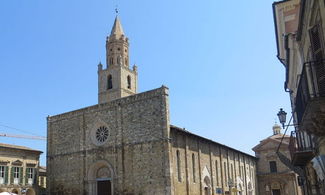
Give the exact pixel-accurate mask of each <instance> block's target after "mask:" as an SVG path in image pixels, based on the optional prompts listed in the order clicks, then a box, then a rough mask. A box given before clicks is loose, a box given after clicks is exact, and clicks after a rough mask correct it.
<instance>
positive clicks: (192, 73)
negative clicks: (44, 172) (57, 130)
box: [0, 0, 290, 165]
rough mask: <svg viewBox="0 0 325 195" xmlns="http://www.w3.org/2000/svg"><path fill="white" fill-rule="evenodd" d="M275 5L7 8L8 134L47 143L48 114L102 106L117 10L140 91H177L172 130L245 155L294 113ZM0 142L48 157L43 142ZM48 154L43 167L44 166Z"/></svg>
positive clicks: (4, 81)
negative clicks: (101, 75) (100, 91)
mask: <svg viewBox="0 0 325 195" xmlns="http://www.w3.org/2000/svg"><path fill="white" fill-rule="evenodd" d="M272 2H273V1H270V0H265V1H256V0H254V1H253V0H247V1H236V4H235V3H234V2H233V1H215V0H206V1H194V0H186V1H185V0H178V1H173V0H164V1H149V0H137V1H122V0H121V1H117V0H115V1H113V0H111V1H107V0H95V1H89V0H69V1H67V0H56V1H49V0H28V1H20V0H2V1H1V2H0V69H1V77H0V83H1V84H0V91H1V101H0V125H7V126H11V127H15V128H17V129H22V130H24V131H25V132H21V131H17V130H15V129H10V128H7V127H3V126H0V133H12V134H27V133H28V134H29V135H40V136H46V116H48V115H55V114H59V113H63V112H67V111H71V110H75V109H78V108H82V107H86V106H90V105H94V104H96V103H97V64H98V63H99V61H102V62H103V63H104V62H105V39H106V36H107V35H108V34H109V32H110V30H111V26H112V24H113V22H114V18H115V12H114V9H115V5H116V4H118V9H119V11H120V13H119V17H120V19H121V22H122V25H123V28H124V32H125V33H126V35H127V36H128V37H129V39H130V63H131V64H134V63H136V64H137V66H138V71H139V92H144V91H147V90H150V89H153V88H158V87H160V86H161V85H166V86H168V87H169V89H170V112H171V123H172V124H174V125H176V126H179V127H184V128H186V129H188V130H189V131H191V132H193V133H196V134H199V135H201V136H204V137H207V138H209V139H213V140H215V141H217V142H220V143H222V144H226V145H229V146H231V147H234V148H236V149H239V150H242V151H244V152H247V153H250V154H253V152H252V151H251V148H252V147H254V146H255V145H256V144H258V143H259V141H260V140H262V139H264V138H266V137H267V136H270V135H271V133H272V126H273V124H274V121H275V119H276V113H277V112H278V110H279V108H280V107H283V108H284V109H285V110H286V111H287V112H288V113H289V112H290V102H289V94H287V93H286V92H284V89H283V82H284V78H285V74H284V67H283V66H282V65H281V64H280V62H279V61H278V60H277V59H276V42H275V36H274V34H275V33H274V23H273V15H272ZM0 142H3V143H9V144H17V145H25V146H28V147H32V148H35V149H39V150H42V151H44V152H46V143H45V142H44V141H36V140H25V139H13V138H3V137H0ZM45 156H46V154H45V153H44V154H43V155H42V157H41V164H42V165H45V159H46V158H45Z"/></svg>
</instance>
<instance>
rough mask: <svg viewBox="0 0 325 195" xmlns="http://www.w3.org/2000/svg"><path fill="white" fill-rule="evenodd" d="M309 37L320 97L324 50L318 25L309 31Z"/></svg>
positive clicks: (323, 91)
mask: <svg viewBox="0 0 325 195" xmlns="http://www.w3.org/2000/svg"><path fill="white" fill-rule="evenodd" d="M309 36H310V44H311V48H312V53H313V58H314V61H316V62H315V64H314V66H315V71H316V78H317V86H318V93H319V94H320V95H324V94H325V66H324V62H323V60H324V57H323V56H324V50H323V43H322V33H321V29H320V25H315V26H314V27H313V28H311V29H310V31H309Z"/></svg>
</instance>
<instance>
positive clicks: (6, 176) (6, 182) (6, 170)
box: [5, 166, 9, 184]
mask: <svg viewBox="0 0 325 195" xmlns="http://www.w3.org/2000/svg"><path fill="white" fill-rule="evenodd" d="M8 168H9V167H8V166H5V184H8Z"/></svg>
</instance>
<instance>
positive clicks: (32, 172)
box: [27, 168, 34, 179]
mask: <svg viewBox="0 0 325 195" xmlns="http://www.w3.org/2000/svg"><path fill="white" fill-rule="evenodd" d="M27 169H28V171H27V173H28V175H27V177H28V178H29V179H33V175H34V169H33V168H27Z"/></svg>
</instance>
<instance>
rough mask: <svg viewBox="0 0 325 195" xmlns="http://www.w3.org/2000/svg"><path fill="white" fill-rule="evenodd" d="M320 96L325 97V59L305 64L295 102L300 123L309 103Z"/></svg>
mask: <svg viewBox="0 0 325 195" xmlns="http://www.w3.org/2000/svg"><path fill="white" fill-rule="evenodd" d="M318 97H325V59H323V60H319V61H312V62H308V63H305V64H304V66H303V70H302V73H301V75H300V80H299V85H298V90H297V96H296V103H295V104H296V108H295V111H296V114H297V122H298V124H300V123H301V122H302V119H303V116H304V113H305V111H306V108H307V105H308V103H309V102H310V101H311V100H313V99H315V98H318Z"/></svg>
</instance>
